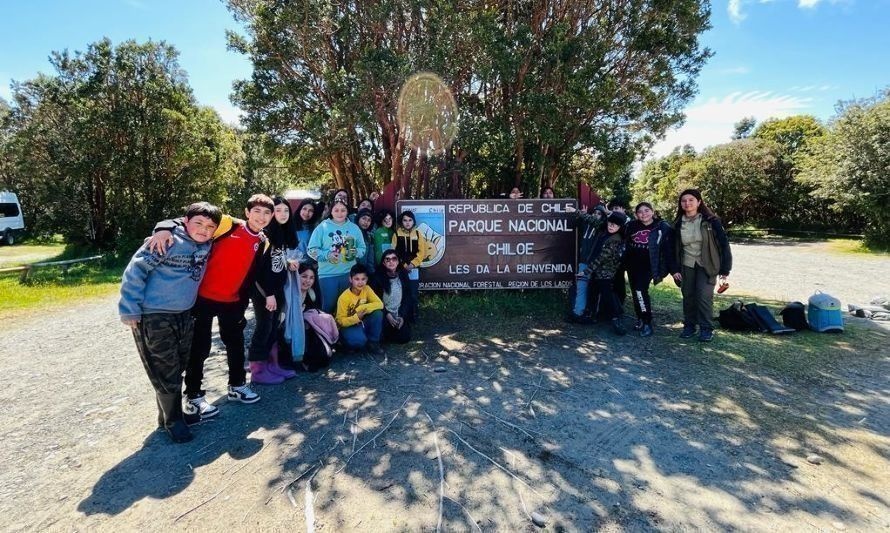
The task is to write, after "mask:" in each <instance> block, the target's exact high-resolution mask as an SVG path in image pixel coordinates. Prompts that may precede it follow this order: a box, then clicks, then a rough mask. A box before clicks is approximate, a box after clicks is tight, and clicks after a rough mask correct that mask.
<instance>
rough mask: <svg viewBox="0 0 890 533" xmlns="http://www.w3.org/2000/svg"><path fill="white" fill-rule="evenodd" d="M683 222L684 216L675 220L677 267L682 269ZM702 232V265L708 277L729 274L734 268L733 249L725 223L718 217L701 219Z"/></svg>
mask: <svg viewBox="0 0 890 533" xmlns="http://www.w3.org/2000/svg"><path fill="white" fill-rule="evenodd" d="M682 224H683V217H682V216H680V217H677V219H676V220H675V221H674V250H675V259H676V267H675V268H677V269H678V270H679V269H680V265H682V264H683V237H682V235H681V233H680V227H681V226H682ZM701 234H702V238H703V242H702V247H701V262H700V264H701V266H702V268H703V269H705V273H706V274H707V275H708V277H710V278H712V280H713V279H716V278H717V276H718V275H720V276H728V275H729V271H730V270H732V250H730V248H729V239H728V238H727V237H726V231H725V230H724V229H723V224H721V223H720V219H719V218H717V217H711V218H705V217H704V216H702V219H701Z"/></svg>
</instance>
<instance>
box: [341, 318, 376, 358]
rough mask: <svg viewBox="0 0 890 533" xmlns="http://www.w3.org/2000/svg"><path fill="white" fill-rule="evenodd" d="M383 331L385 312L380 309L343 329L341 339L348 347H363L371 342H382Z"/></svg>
mask: <svg viewBox="0 0 890 533" xmlns="http://www.w3.org/2000/svg"><path fill="white" fill-rule="evenodd" d="M382 331H383V312H382V311H379V310H378V311H374V312H372V313H371V314H369V315H365V318H363V319H362V321H361V322H360V323H358V324H356V325H354V326H349V327H348V328H343V329H341V330H340V341H342V342H343V345H344V346H346V347H347V348H353V349H361V348H364V347H365V345H366V344H368V343H369V342H373V343H377V342H380V334H381V333H382Z"/></svg>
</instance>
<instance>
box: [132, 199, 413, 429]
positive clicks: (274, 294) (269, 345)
mask: <svg viewBox="0 0 890 533" xmlns="http://www.w3.org/2000/svg"><path fill="white" fill-rule="evenodd" d="M345 194H346V193H345V191H342V190H341V191H338V192H337V194H336V195H335V197H334V199H333V201H332V202H331V203H330V204H329V205H328V206H324V204H317V203H315V202H313V201H312V200H304V201H302V202H301V203H300V204H299V205H298V207H297V209H296V210H295V211H296V214H292V213H291V206H290V204H289V203H288V201H287V200H285V199H284V198H281V197H275V198H274V199H273V198H270V197H268V196H266V195H263V194H256V195H254V196H252V197H251V198H250V199H249V200H248V202H247V205H246V207H245V211H244V220H239V219H236V218H233V217H231V216H228V215H223V214H222V213H221V211H220V210H219V208H217V207H215V206H213V205H210V204H208V203H206V202H198V203H195V204H192V205H190V206H189V207H188V208H187V209H186V212H185V216H184V217H183V218H179V219H174V220H166V221H163V222H160V223H158V224H157V225H156V226H155V230H154V233H153V235H152V237H151V238H150V239H148V240H146V242H145V244H144V245H143V246H142V247H140V248H139V250H137V251H136V253H135V254H134V255H133V257H132V259H131V260H130V263H129V264H128V266H127V268H126V270H125V271H124V274H123V280H122V284H121V298H120V302H119V304H118V306H119V312H120V316H121V320H122V321H123V322H124V323H125V324H127V325H128V326H130V327H131V328H132V332H133V336H134V339H135V341H136V347H137V350H138V352H139V355H140V358H141V360H142V363H143V366H144V368H145V371H146V373H147V374H148V377H149V380H150V381H151V383H152V386H153V387H154V389H155V394H156V401H157V406H158V425H159V427H161V428H163V429H164V430H165V431H166V432H167V433H168V435H169V436H170V438H171V439H172V440H173V441H174V442H187V441H189V440H191V439H192V434H191V430H190V429H189V425H192V424H194V423H197V422H199V421H200V420H201V419H206V418H211V417H213V416H216V415H217V414H218V413H219V410H218V408H217V407H216V406H214V405H213V404H211V403H210V402H208V401H207V399H206V391H205V390H204V389H202V388H201V387H202V382H203V378H204V362H205V360H206V358H207V357H208V356H209V354H210V348H211V327H212V323H213V318H214V317H216V318H217V321H218V323H219V335H220V339H221V340H222V342H223V344H224V345H225V348H226V357H227V363H228V374H229V375H228V393H227V397H228V399H229V400H231V401H236V402H241V403H248V404H250V403H255V402H257V401H259V399H260V396H259V395H258V394H257V393H256V392H255V391H254V390H253V389H252V387H251V385H250V384H251V383H260V384H268V385H274V384H278V383H281V382H283V381H284V380H286V379H289V378H293V377H295V376H296V372H297V371H298V370H300V369H302V370H305V371H315V370H318V369H320V368H323V367H326V366H327V365H328V364H329V362H330V359H331V356H332V354H333V351H334V347H335V346H337V347H338V348H339V349H340V350H343V351H368V352H371V353H375V354H379V353H382V352H383V349H382V348H381V342H394V343H405V342H408V341H409V340H410V338H411V324H412V323H413V322H414V320H415V319H416V317H417V294H418V286H419V278H418V277H417V275H416V274H417V268H419V266H420V264H421V262H422V261H423V259H424V257H425V254H426V247H425V245H426V242H425V240H424V237H423V234H422V233H420V232H419V231H418V230H417V228H416V221H415V219H414V215H413V214H412V213H411V212H410V211H406V212H404V213H402V214H401V216H400V217H399V223H398V226H397V227H394V221H395V215H394V214H393V213H392V212H390V211H381V212H378V213H374V212H373V205H371V206H370V207H369V206H366V205H363V206H360V208H359V209H358V210H357V211H355V212H354V213H350V212H349V211H350V209H349V206H348V196H345ZM362 203H363V204H365V202H364V201H363V202H362ZM375 218H376V220H377V224H376V227H375V224H374V222H373V219H375ZM412 272H413V273H414V274H413V275H412ZM248 302H252V304H253V309H254V315H255V319H256V325H255V328H254V332H253V336H252V338H251V341H250V345H249V347H248V350H247V361H245V343H244V328H245V326H246V319H245V312H246V309H247V305H248ZM245 362H246V363H247V364H246V365H245ZM247 370H249V371H250V374H251V375H250V383H248V382H247ZM183 373H184V374H185V377H184V379H183ZM183 382H184V384H185V390H184V391H183ZM183 392H184V394H185V401H183V397H182V395H183Z"/></svg>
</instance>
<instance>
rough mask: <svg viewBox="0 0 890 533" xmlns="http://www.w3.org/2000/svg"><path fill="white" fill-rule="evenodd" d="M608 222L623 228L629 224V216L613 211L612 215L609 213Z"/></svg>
mask: <svg viewBox="0 0 890 533" xmlns="http://www.w3.org/2000/svg"><path fill="white" fill-rule="evenodd" d="M606 220H607V221H608V222H611V223H612V224H617V225H619V226H621V227H622V228H623V227H624V225H625V224H627V216H626V215H625V214H624V213H619V212H618V211H612V212H611V213H609V218H607V219H606Z"/></svg>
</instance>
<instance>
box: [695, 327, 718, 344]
mask: <svg viewBox="0 0 890 533" xmlns="http://www.w3.org/2000/svg"><path fill="white" fill-rule="evenodd" d="M698 340H699V341H701V342H711V341H712V340H714V330H713V329H702V330H701V331H700V332H699V334H698Z"/></svg>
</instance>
